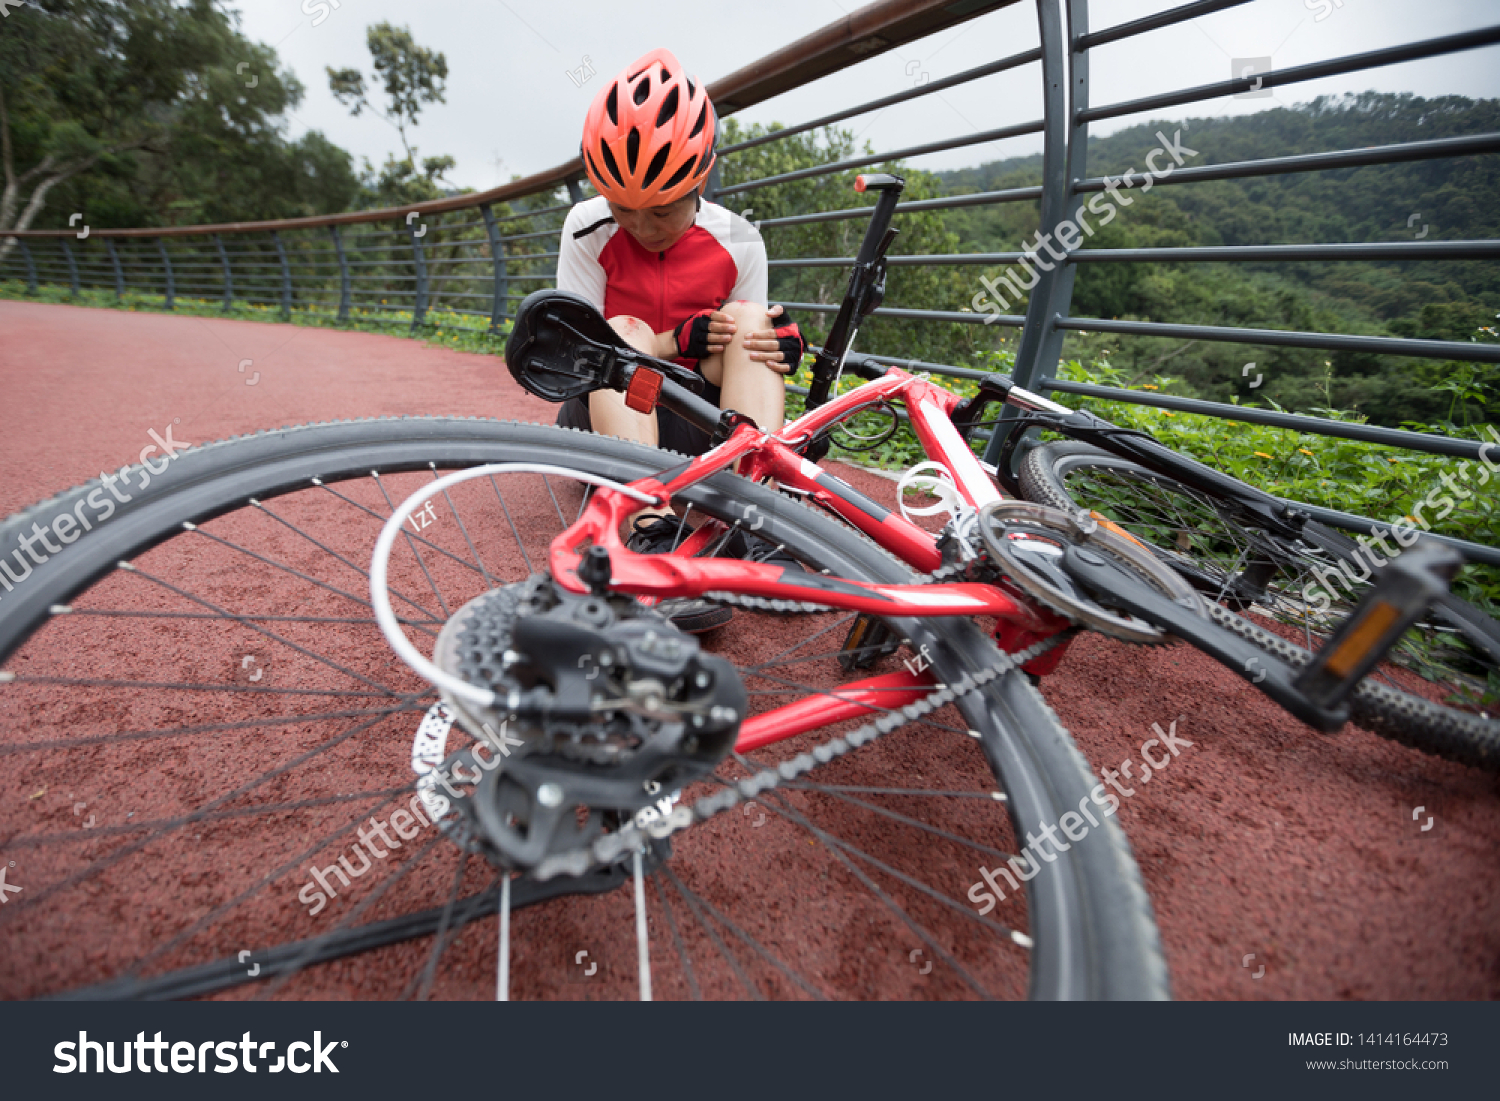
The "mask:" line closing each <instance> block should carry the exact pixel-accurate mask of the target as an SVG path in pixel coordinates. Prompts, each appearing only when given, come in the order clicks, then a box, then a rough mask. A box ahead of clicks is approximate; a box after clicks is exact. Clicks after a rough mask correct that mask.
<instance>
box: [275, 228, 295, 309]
mask: <svg viewBox="0 0 1500 1101" xmlns="http://www.w3.org/2000/svg"><path fill="white" fill-rule="evenodd" d="M271 240H272V242H273V243H274V244H275V245H276V259H278V260H280V261H281V316H282V317H283V318H286V319H290V318H291V316H292V269H291V266H290V265H289V264H287V262H286V246H285V245H283V244H282V243H281V233H280V232H279V231H278V230H274V229H273V230H272V231H271Z"/></svg>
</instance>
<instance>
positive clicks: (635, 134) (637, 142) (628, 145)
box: [625, 126, 641, 173]
mask: <svg viewBox="0 0 1500 1101" xmlns="http://www.w3.org/2000/svg"><path fill="white" fill-rule="evenodd" d="M640 155H641V132H640V131H639V130H637V129H636V128H635V127H634V126H632V127H631V128H630V136H629V137H627V138H626V139H625V164H626V165H627V166H628V167H629V169H630V171H631V172H632V173H633V172H634V171H635V163H636V161H637V160H639V159H640Z"/></svg>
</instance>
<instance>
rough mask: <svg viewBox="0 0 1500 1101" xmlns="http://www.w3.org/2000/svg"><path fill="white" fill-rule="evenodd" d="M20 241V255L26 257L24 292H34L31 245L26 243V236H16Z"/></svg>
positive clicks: (34, 273)
mask: <svg viewBox="0 0 1500 1101" xmlns="http://www.w3.org/2000/svg"><path fill="white" fill-rule="evenodd" d="M16 240H17V241H19V242H20V243H21V255H22V256H24V257H26V293H27V294H35V293H36V261H35V260H33V259H32V258H31V246H30V245H28V244H27V243H26V238H24V237H17V238H16Z"/></svg>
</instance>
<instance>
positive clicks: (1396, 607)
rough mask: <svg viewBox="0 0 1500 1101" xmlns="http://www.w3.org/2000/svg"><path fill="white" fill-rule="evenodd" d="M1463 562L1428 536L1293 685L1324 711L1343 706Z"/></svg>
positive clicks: (1385, 571)
mask: <svg viewBox="0 0 1500 1101" xmlns="http://www.w3.org/2000/svg"><path fill="white" fill-rule="evenodd" d="M1462 564H1463V557H1462V556H1461V555H1460V554H1459V553H1458V552H1457V551H1455V550H1453V549H1452V548H1451V547H1448V546H1446V545H1444V544H1442V543H1439V542H1438V541H1437V540H1435V539H1428V538H1426V537H1423V538H1420V539H1418V540H1417V542H1416V545H1415V546H1413V547H1411V549H1409V550H1407V551H1405V552H1404V553H1402V554H1401V555H1399V556H1398V557H1396V558H1395V559H1393V560H1391V561H1390V562H1388V563H1387V564H1386V565H1385V567H1384V568H1382V569H1381V570H1380V571H1379V573H1378V574H1377V575H1376V579H1375V585H1374V587H1373V588H1372V589H1370V591H1368V592H1367V593H1365V596H1364V599H1363V600H1361V601H1360V602H1359V606H1358V607H1356V608H1355V609H1354V611H1353V613H1351V614H1350V616H1349V618H1348V619H1346V620H1344V622H1343V623H1341V624H1339V627H1338V630H1336V631H1334V633H1333V637H1332V638H1330V639H1329V640H1328V642H1327V644H1326V645H1325V646H1324V647H1323V648H1322V649H1321V650H1319V651H1318V652H1317V653H1316V654H1314V655H1313V656H1312V660H1311V661H1310V662H1308V664H1307V667H1306V668H1305V669H1303V670H1302V672H1301V674H1300V675H1299V676H1298V677H1297V679H1296V680H1295V681H1294V682H1293V687H1295V688H1296V689H1297V691H1299V692H1301V693H1302V694H1303V695H1305V696H1306V697H1307V698H1308V699H1309V700H1311V701H1312V702H1313V703H1314V704H1316V705H1317V706H1319V707H1323V708H1332V707H1336V706H1338V705H1339V704H1340V703H1342V702H1343V700H1344V699H1345V698H1346V697H1347V696H1348V695H1349V693H1350V692H1352V691H1354V687H1355V685H1357V684H1358V683H1359V682H1360V681H1361V680H1363V679H1364V677H1365V675H1366V674H1367V673H1369V671H1370V670H1371V669H1373V668H1374V667H1375V665H1376V664H1377V663H1378V662H1379V661H1380V660H1381V659H1382V658H1384V657H1385V655H1386V653H1387V652H1389V650H1390V648H1391V647H1392V646H1394V645H1395V644H1396V642H1397V640H1398V639H1400V637H1401V636H1402V635H1403V634H1404V633H1405V632H1406V629H1407V628H1408V627H1410V626H1411V625H1412V624H1413V623H1415V622H1416V621H1417V620H1418V619H1419V618H1420V617H1421V616H1422V615H1423V613H1425V612H1426V611H1427V609H1428V608H1429V607H1431V606H1432V602H1433V601H1434V600H1436V599H1437V598H1438V597H1440V596H1442V595H1443V594H1444V593H1445V592H1447V591H1448V582H1449V581H1451V580H1452V579H1453V575H1454V574H1456V573H1457V572H1458V568H1459V566H1461V565H1462Z"/></svg>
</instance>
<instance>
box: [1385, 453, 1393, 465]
mask: <svg viewBox="0 0 1500 1101" xmlns="http://www.w3.org/2000/svg"><path fill="white" fill-rule="evenodd" d="M1385 461H1386V462H1388V463H1393V462H1395V461H1396V460H1395V459H1393V458H1392V457H1391V456H1389V455H1387V456H1386V457H1385Z"/></svg>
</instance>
